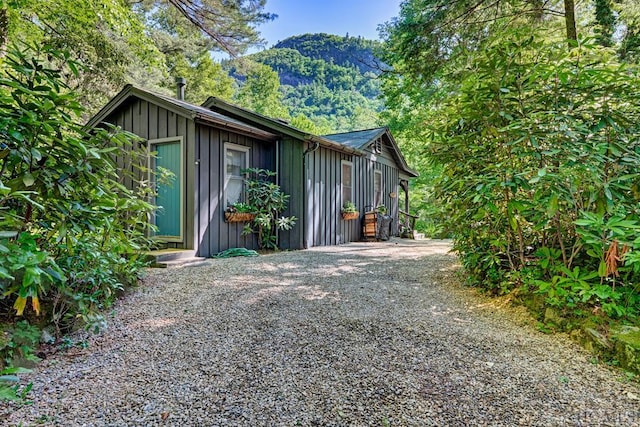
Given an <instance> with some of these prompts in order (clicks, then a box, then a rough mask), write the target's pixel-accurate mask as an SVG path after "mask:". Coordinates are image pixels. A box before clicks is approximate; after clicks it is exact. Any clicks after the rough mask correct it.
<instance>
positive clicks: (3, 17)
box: [0, 8, 9, 58]
mask: <svg viewBox="0 0 640 427" xmlns="http://www.w3.org/2000/svg"><path fill="white" fill-rule="evenodd" d="M8 41H9V11H8V10H7V9H6V8H1V9H0V58H3V57H4V55H5V54H6V53H7V43H8Z"/></svg>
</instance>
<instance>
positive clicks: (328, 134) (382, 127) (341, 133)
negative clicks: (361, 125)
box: [322, 126, 387, 136]
mask: <svg viewBox="0 0 640 427" xmlns="http://www.w3.org/2000/svg"><path fill="white" fill-rule="evenodd" d="M383 129H387V126H379V127H377V128H369V129H360V130H351V131H348V132H336V133H326V134H324V135H322V136H332V135H347V134H350V133H358V132H368V131H372V130H383Z"/></svg>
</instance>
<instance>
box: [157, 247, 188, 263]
mask: <svg viewBox="0 0 640 427" xmlns="http://www.w3.org/2000/svg"><path fill="white" fill-rule="evenodd" d="M146 255H147V256H149V257H150V258H151V259H152V260H155V262H156V263H158V262H164V261H176V260H180V259H185V258H194V257H195V256H196V251H195V250H193V249H160V250H158V251H149V252H147V253H146Z"/></svg>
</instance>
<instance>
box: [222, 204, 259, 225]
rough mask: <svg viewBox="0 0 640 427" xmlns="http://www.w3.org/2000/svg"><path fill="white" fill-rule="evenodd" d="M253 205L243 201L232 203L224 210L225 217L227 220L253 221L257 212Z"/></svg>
mask: <svg viewBox="0 0 640 427" xmlns="http://www.w3.org/2000/svg"><path fill="white" fill-rule="evenodd" d="M254 212H255V209H254V208H253V206H251V205H248V204H246V203H242V202H236V203H232V204H230V205H229V206H227V209H225V211H224V219H225V221H227V222H247V221H252V220H253V219H254V218H255V217H256V214H255V213H254Z"/></svg>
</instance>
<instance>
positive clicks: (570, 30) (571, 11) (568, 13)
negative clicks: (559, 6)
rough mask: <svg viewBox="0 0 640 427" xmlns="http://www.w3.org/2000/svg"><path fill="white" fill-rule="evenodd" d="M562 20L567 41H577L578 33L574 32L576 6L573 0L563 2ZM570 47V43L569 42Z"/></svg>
mask: <svg viewBox="0 0 640 427" xmlns="http://www.w3.org/2000/svg"><path fill="white" fill-rule="evenodd" d="M564 19H565V24H566V26H567V39H568V40H574V41H577V40H578V31H577V30H576V5H575V1H574V0H564ZM569 46H571V42H569Z"/></svg>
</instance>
